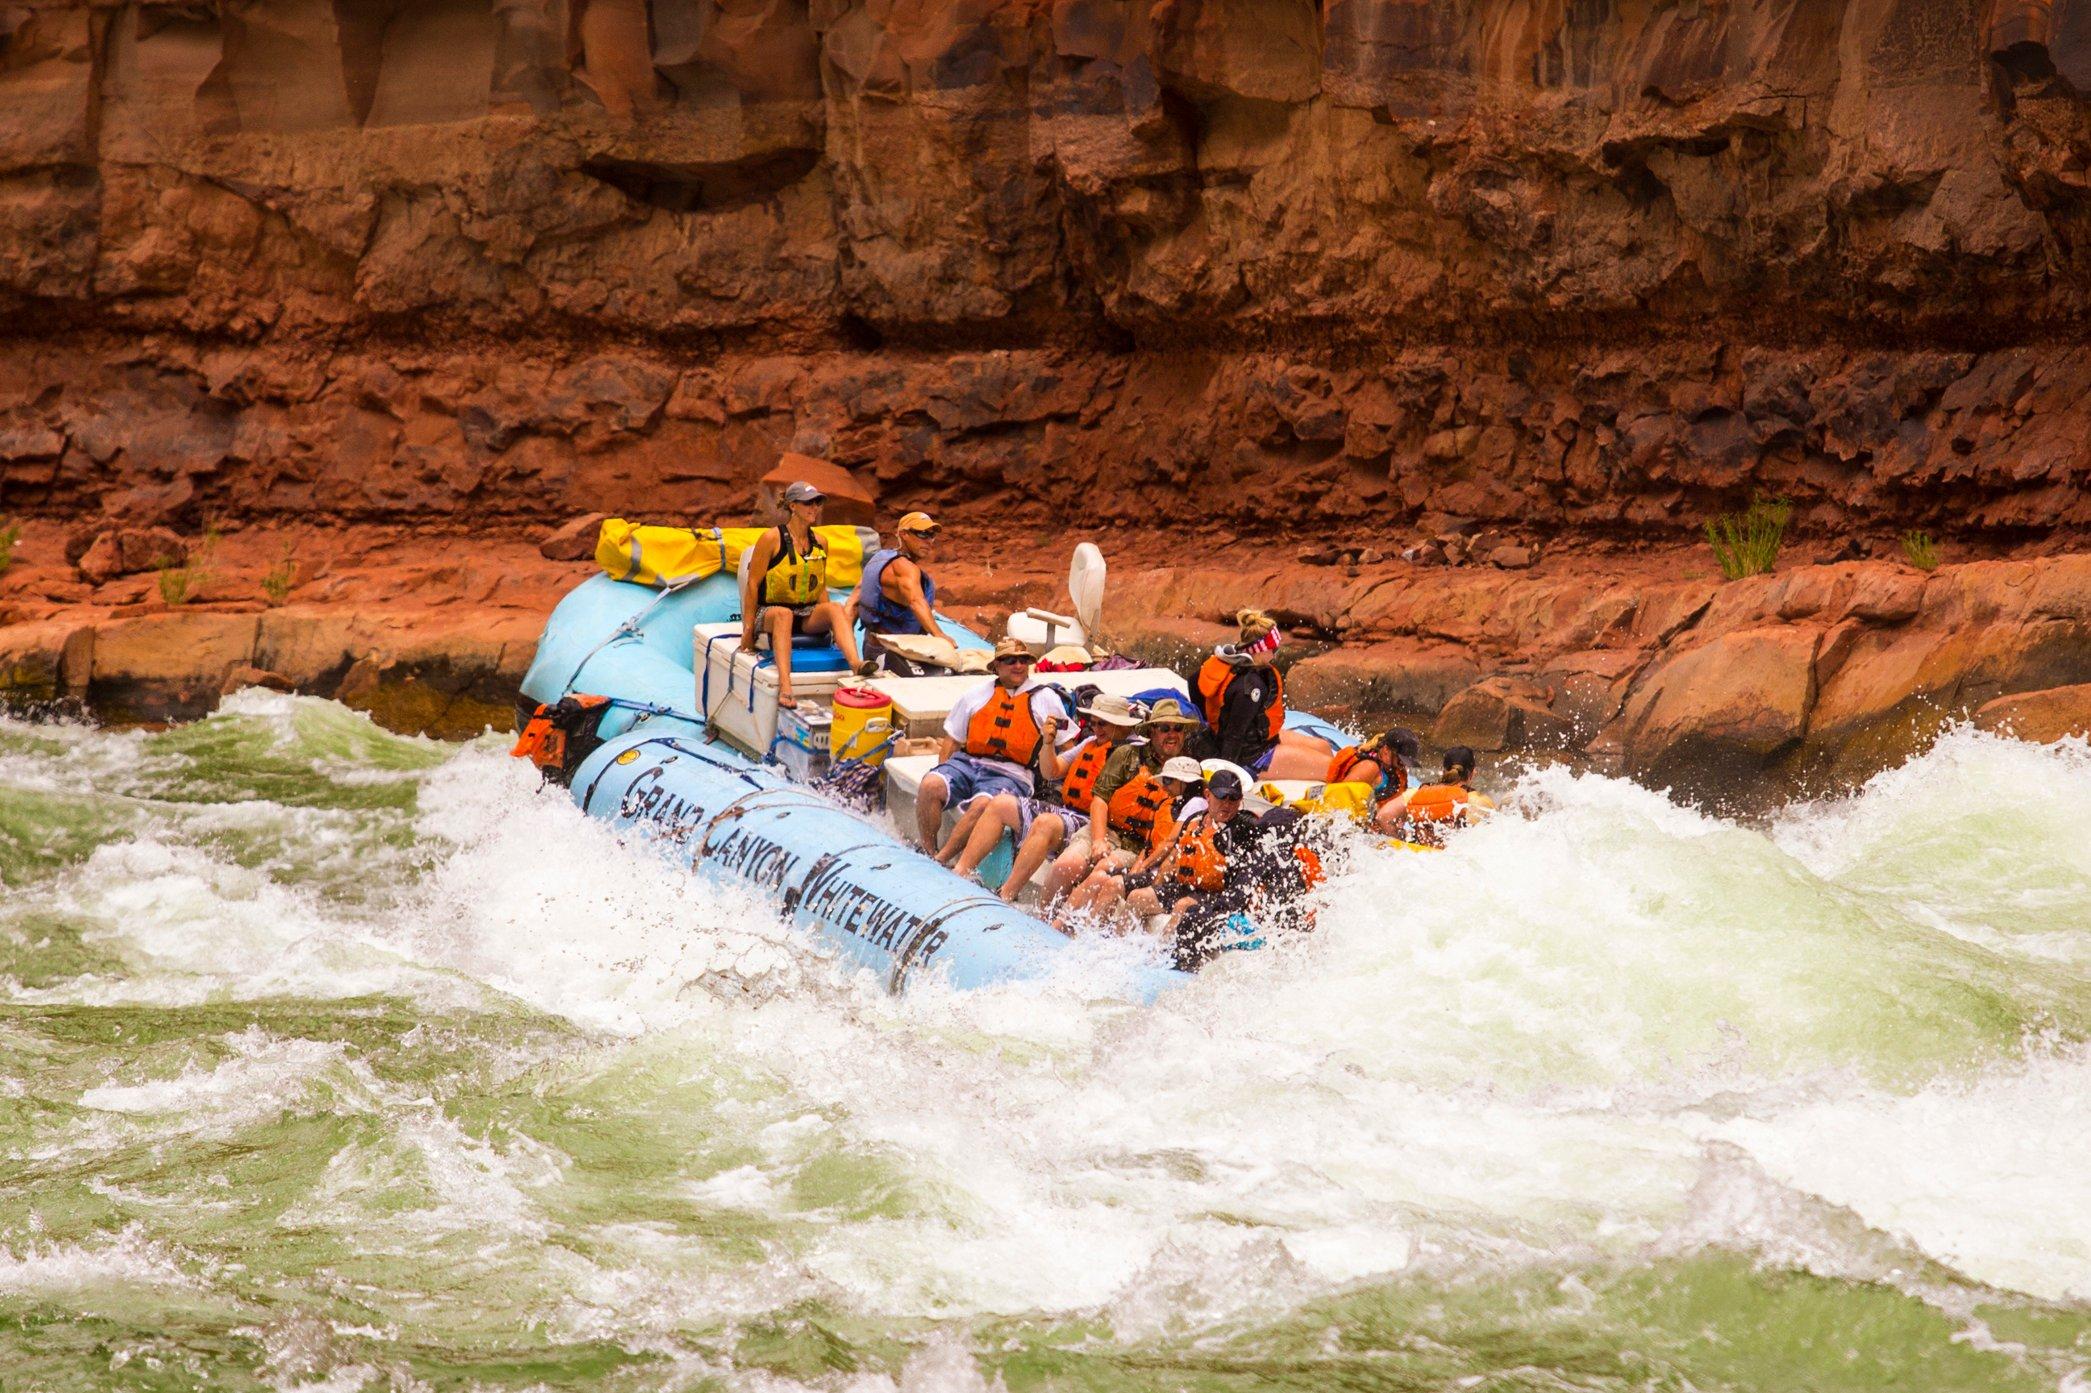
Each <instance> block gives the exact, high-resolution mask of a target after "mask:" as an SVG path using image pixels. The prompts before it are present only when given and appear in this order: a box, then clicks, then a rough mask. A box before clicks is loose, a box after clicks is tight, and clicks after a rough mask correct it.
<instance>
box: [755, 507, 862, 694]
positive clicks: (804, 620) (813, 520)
mask: <svg viewBox="0 0 2091 1393" xmlns="http://www.w3.org/2000/svg"><path fill="white" fill-rule="evenodd" d="M826 502H827V499H826V498H825V497H824V496H823V495H822V494H821V491H820V490H819V489H817V488H815V487H814V486H813V485H811V484H807V483H798V484H793V485H791V486H790V487H789V488H787V489H785V490H784V522H783V524H782V525H781V526H779V527H778V528H777V529H776V530H775V531H772V532H765V533H764V534H763V535H762V537H761V539H760V540H758V541H757V542H756V543H755V545H754V546H753V547H751V548H749V551H748V560H747V564H746V565H745V567H744V568H743V569H742V571H741V651H742V652H743V653H753V652H754V651H755V647H756V645H755V636H756V634H757V632H758V631H759V632H762V633H767V634H768V635H769V636H770V661H771V662H773V663H775V664H776V665H777V704H778V705H779V706H782V707H786V708H789V707H793V706H797V705H798V702H797V701H796V700H795V699H794V698H793V696H792V694H791V640H792V636H793V635H794V634H809V635H815V636H817V635H820V634H833V635H834V637H835V646H836V647H837V648H839V649H841V650H842V660H843V661H844V662H846V663H848V664H849V665H850V667H851V668H852V669H854V670H855V671H856V672H857V673H858V674H859V675H869V672H870V669H869V667H868V665H867V664H866V663H865V662H864V660H863V656H862V655H861V654H859V653H858V652H857V634H856V625H855V622H854V621H853V620H852V618H851V615H850V610H849V606H847V605H844V604H838V603H836V602H835V601H833V600H830V599H829V598H828V553H827V552H826V550H824V549H823V548H822V546H821V544H820V539H819V538H818V537H816V536H814V535H813V529H814V528H815V527H817V526H819V525H820V510H821V505H822V504H824V503H826Z"/></svg>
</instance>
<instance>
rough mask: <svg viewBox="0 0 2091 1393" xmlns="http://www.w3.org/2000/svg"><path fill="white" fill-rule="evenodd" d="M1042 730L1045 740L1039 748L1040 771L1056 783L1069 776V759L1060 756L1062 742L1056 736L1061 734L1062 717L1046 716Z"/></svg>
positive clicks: (1077, 747) (1078, 747)
mask: <svg viewBox="0 0 2091 1393" xmlns="http://www.w3.org/2000/svg"><path fill="white" fill-rule="evenodd" d="M1040 730H1041V732H1042V733H1043V734H1044V736H1045V740H1044V741H1043V742H1042V743H1041V744H1040V745H1039V748H1038V772H1040V773H1041V774H1044V775H1045V776H1046V778H1048V779H1050V780H1052V781H1053V782H1054V783H1058V782H1059V781H1060V780H1062V779H1064V778H1066V777H1067V769H1068V761H1067V760H1064V759H1062V758H1061V757H1060V742H1059V740H1058V739H1057V738H1056V737H1057V736H1058V735H1059V734H1060V718H1059V717H1058V716H1048V717H1046V719H1045V724H1044V725H1043V726H1041V727H1040ZM1075 748H1076V749H1080V748H1081V746H1079V745H1077V746H1076V747H1075Z"/></svg>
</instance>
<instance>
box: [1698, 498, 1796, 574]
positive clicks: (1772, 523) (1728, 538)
mask: <svg viewBox="0 0 2091 1393" xmlns="http://www.w3.org/2000/svg"><path fill="white" fill-rule="evenodd" d="M1792 520H1793V505H1792V504H1791V503H1788V502H1787V501H1786V500H1785V499H1783V498H1778V499H1771V500H1769V501H1767V500H1765V499H1762V498H1760V499H1758V500H1756V501H1755V502H1753V503H1752V504H1750V506H1749V507H1747V508H1745V509H1743V511H1741V512H1739V513H1723V514H1721V515H1720V516H1719V517H1717V518H1712V519H1709V520H1708V522H1707V524H1706V544H1707V545H1708V546H1710V547H1712V548H1713V559H1714V561H1715V562H1716V563H1717V564H1718V565H1719V566H1720V568H1721V574H1722V575H1724V576H1726V577H1727V578H1728V579H1729V580H1741V579H1742V578H1743V577H1744V576H1761V575H1763V574H1765V573H1766V572H1767V571H1769V570H1771V568H1772V567H1773V566H1775V565H1777V564H1778V562H1779V548H1780V547H1781V546H1782V545H1784V544H1785V541H1786V524H1787V523H1789V522H1791V521H1792Z"/></svg>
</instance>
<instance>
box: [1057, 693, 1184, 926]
mask: <svg viewBox="0 0 2091 1393" xmlns="http://www.w3.org/2000/svg"><path fill="white" fill-rule="evenodd" d="M1098 704H1099V705H1101V700H1099V702H1098ZM1197 728H1198V718H1197V717H1195V716H1192V715H1190V714H1189V713H1187V712H1186V711H1185V710H1184V709H1183V707H1182V706H1181V705H1180V704H1179V703H1177V702H1175V701H1173V700H1169V699H1167V698H1164V699H1163V700H1161V701H1157V702H1156V703H1155V704H1154V706H1153V707H1152V709H1150V710H1149V711H1148V713H1147V720H1146V721H1145V722H1144V724H1143V726H1142V729H1144V730H1145V731H1146V733H1147V738H1146V739H1145V740H1141V741H1135V740H1131V739H1127V740H1122V741H1120V742H1119V743H1118V744H1117V745H1116V746H1114V747H1113V748H1112V750H1111V753H1110V754H1109V755H1107V756H1106V757H1105V759H1104V767H1103V769H1102V770H1101V771H1099V773H1098V774H1097V776H1096V783H1095V785H1094V786H1093V787H1092V788H1091V789H1090V792H1089V812H1090V816H1091V818H1092V835H1091V837H1090V839H1089V840H1088V841H1087V842H1086V843H1084V844H1082V845H1080V846H1070V847H1069V848H1068V850H1066V851H1064V852H1062V853H1061V854H1060V856H1059V857H1058V858H1057V859H1055V860H1054V862H1053V868H1052V870H1050V871H1048V872H1047V873H1046V892H1045V899H1046V903H1048V904H1051V903H1052V902H1053V901H1054V900H1057V899H1059V898H1060V897H1061V896H1062V895H1065V894H1067V893H1068V892H1069V891H1070V890H1073V889H1074V888H1075V887H1077V886H1080V885H1083V884H1086V883H1087V882H1088V881H1090V880H1093V879H1095V878H1096V877H1097V876H1098V875H1101V874H1102V873H1103V872H1105V871H1109V870H1117V869H1123V868H1124V867H1126V866H1130V865H1131V864H1132V863H1133V860H1134V858H1135V857H1137V856H1139V855H1140V854H1141V853H1142V852H1144V851H1146V850H1147V848H1148V845H1149V843H1150V842H1151V841H1152V839H1153V836H1154V829H1155V825H1156V822H1157V820H1158V819H1159V821H1160V822H1161V823H1162V824H1163V827H1162V835H1164V836H1167V835H1168V831H1169V828H1170V826H1172V825H1173V824H1172V823H1171V822H1170V820H1169V818H1168V816H1167V813H1168V807H1169V795H1168V792H1167V790H1165V789H1164V788H1163V787H1162V785H1161V768H1162V765H1164V764H1165V763H1167V762H1168V761H1169V760H1171V759H1174V758H1176V757H1177V756H1179V755H1181V754H1182V753H1183V752H1184V745H1185V743H1186V741H1187V740H1188V739H1189V738H1190V733H1191V732H1192V731H1194V730H1196V729H1197ZM1098 816H1101V817H1102V818H1103V826H1102V827H1101V828H1100V829H1099V828H1095V826H1094V822H1093V819H1095V818H1096V817H1098ZM1097 888H1099V887H1097V886H1091V887H1090V890H1091V893H1092V894H1093V893H1094V892H1095V890H1096V889H1097Z"/></svg>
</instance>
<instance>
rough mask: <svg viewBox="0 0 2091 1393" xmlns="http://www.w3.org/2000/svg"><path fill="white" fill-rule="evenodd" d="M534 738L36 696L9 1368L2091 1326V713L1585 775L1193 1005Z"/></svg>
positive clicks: (583, 1372)
mask: <svg viewBox="0 0 2091 1393" xmlns="http://www.w3.org/2000/svg"><path fill="white" fill-rule="evenodd" d="M529 783H530V779H529V777H528V776H527V775H526V774H525V773H524V771H522V770H521V769H520V768H519V767H517V766H516V765H514V764H513V762H511V761H508V760H506V759H505V758H504V757H503V756H502V755H501V754H500V753H499V751H498V750H497V749H496V748H495V746H494V744H493V743H492V742H485V743H482V744H479V745H475V746H467V747H460V746H446V745H439V744H433V743H427V742H420V741H412V740H401V739H397V738H394V737H390V736H387V735H384V734H382V733H380V732H378V731H376V730H375V729H373V728H372V727H370V726H369V725H368V724H366V723H365V722H364V721H363V720H362V719H361V718H360V717H357V716H355V715H353V714H352V713H349V712H347V711H345V710H342V709H341V708H338V707H335V706H332V705H330V704H327V703H323V702H316V701H310V700H302V699H292V698H284V697H273V696H269V697H263V696H257V695H248V696H243V697H240V698H237V699H235V701H234V703H233V705H232V708H231V710H230V711H229V712H228V714H225V715H221V716H219V717H217V718H214V719H213V720H211V721H209V722H206V723H204V724H202V725H198V726H191V727H186V728H182V729H177V730H173V731H169V732H165V733H161V734H150V735H148V734H141V733H125V734H114V733H99V732H93V731H88V730H83V729H77V728H51V727H29V726H23V725H20V724H7V725H0V878H4V881H5V890H4V898H0V1039H4V1042H5V1047H4V1049H0V1369H4V1370H5V1371H6V1376H5V1377H6V1382H7V1383H8V1386H10V1387H12V1386H13V1385H14V1384H15V1383H16V1382H17V1381H19V1382H20V1383H21V1385H22V1386H24V1387H35V1388H50V1389H73V1388H77V1389H89V1388H93V1389H104V1388H112V1387H117V1388H122V1387H136V1388H178V1387H195V1386H206V1385H207V1386H216V1387H231V1388H238V1387H277V1388H290V1387H298V1386H311V1385H320V1386H324V1387H327V1388H336V1389H349V1388H357V1387H371V1388H379V1387H387V1386H396V1387H407V1386H410V1385H411V1384H412V1383H413V1382H414V1381H419V1382H420V1383H423V1384H427V1385H430V1386H435V1387H466V1386H481V1387H493V1388H524V1387H539V1386H543V1387H554V1388H582V1387H588V1388H596V1387H615V1388H668V1387H678V1388H682V1387H707V1386H712V1387H742V1388H766V1389H776V1388H793V1387H811V1388H824V1389H841V1388H865V1389H870V1388H883V1387H888V1386H890V1385H891V1384H892V1383H895V1382H897V1383H899V1384H902V1385H905V1386H911V1387H915V1386H928V1387H943V1388H959V1389H963V1388H968V1387H981V1386H983V1385H984V1382H985V1381H987V1380H992V1379H994V1378H1000V1379H1002V1380H1004V1381H1005V1383H1006V1384H1007V1386H1008V1387H1010V1388H1013V1389H1025V1388H1039V1387H1054V1388H1124V1387H1133V1388H1140V1387H1150V1388H1157V1389H1160V1388H1171V1389H1174V1388H1214V1389H1237V1388H1253V1387H1296V1388H1306V1387H1317V1388H1318V1387H1330V1386H1343V1387H1357V1388H1414V1387H1439V1386H1446V1385H1450V1384H1453V1383H1455V1382H1458V1381H1460V1380H1471V1381H1472V1382H1471V1383H1469V1384H1467V1385H1466V1386H1473V1387H1486V1388H1548V1389H1560V1388H1577V1389H1615V1388H1682V1387H1686V1386H1690V1387H1694V1388H1699V1389H1738V1390H1739V1389H1764V1388H1800V1387H1806V1388H1813V1389H1878V1388H1883V1387H1891V1386H1892V1387H1897V1388H1915V1389H1954V1390H1961V1389H1972V1388H1982V1389H1992V1388H1995V1389H2019V1388H2023V1389H2054V1388H2057V1387H2060V1386H2072V1387H2073V1386H2075V1385H2074V1384H2071V1383H2069V1380H2071V1379H2072V1378H2077V1379H2081V1377H2082V1373H2081V1366H2082V1365H2084V1364H2085V1363H2086V1362H2087V1361H2091V1353H2087V1351H2091V1314H2087V1310H2086V1307H2085V1305H2084V1297H2085V1296H2086V1295H2087V1294H2091V1180H2087V1179H2086V1175H2085V1168H2084V1167H2083V1166H2082V1164H2081V1162H2082V1144H2083V1138H2084V1137H2085V1136H2086V1135H2087V1134H2091V1101H2087V1100H2091V1054H2087V1051H2086V1048H2085V1045H2084V1040H2085V1038H2086V1033H2087V1031H2091V813H2087V811H2086V810H2087V809H2091V756H2087V755H2086V753H2085V752H2084V751H2083V750H2082V749H2081V748H2075V749H2070V748H2067V747H2063V748H2060V749H2039V748H2035V747H2030V746H2023V745H2014V744H2010V743H2006V742H2001V741H1996V740H1992V739H1990V738H1987V737H1978V736H1972V735H1961V736H1954V737H1951V738H1949V739H1948V741H1947V742H1946V743H1945V744H1944V745H1942V746H1941V747H1939V748H1938V749H1937V750H1934V751H1933V752H1932V753H1930V754H1929V755H1926V756H1924V757H1923V758H1922V759H1921V760H1920V761H1919V762H1918V763H1917V764H1915V765H1913V766H1911V767H1909V768H1907V769H1905V770H1903V771H1899V772H1898V773H1896V774H1893V775H1889V776H1887V777H1885V778H1884V779H1883V780H1881V781H1878V782H1877V783H1876V784H1875V785H1874V786H1873V787H1871V788H1870V789H1868V790H1867V791H1866V792H1864V793H1863V794H1861V795H1860V796H1858V797H1856V798H1855V799H1853V800H1851V801H1849V802H1846V803H1841V804H1837V805H1834V806H1825V807H1819V808H1813V809H1790V810H1787V811H1786V812H1784V813H1782V814H1780V815H1778V816H1776V817H1775V818H1773V819H1771V820H1770V822H1769V824H1768V825H1767V826H1765V827H1760V828H1745V827H1740V826H1736V825H1733V824H1728V823H1724V822H1720V821H1717V820H1712V819H1708V818H1703V817H1701V816H1699V815H1697V814H1695V813H1692V812H1689V811H1686V810H1682V809H1679V808H1676V807H1674V806H1672V805H1670V804H1669V803H1667V802H1665V801H1664V800H1662V799H1661V798H1659V797H1657V796H1655V795H1653V794H1650V793H1647V792H1645V791H1643V790H1640V789H1636V788H1634V787H1632V786H1629V785H1625V784H1620V783H1616V782H1612V781H1607V780H1603V779H1596V778H1588V777H1585V778H1581V779H1577V778H1572V777H1570V776H1567V775H1554V774H1550V775H1542V776H1535V777H1534V779H1533V781H1532V782H1530V783H1529V784H1528V785H1527V794H1528V797H1529V801H1530V803H1531V804H1532V806H1534V807H1537V808H1542V809H1544V810H1545V815H1544V816H1541V817H1537V818H1534V819H1530V820H1522V819H1516V818H1511V819H1506V820H1503V821H1501V822H1499V823H1497V824H1494V825H1491V826H1490V827H1488V828H1486V829H1482V830H1481V831H1479V832H1476V833H1474V834H1472V835H1471V836H1469V837H1468V838H1467V839H1465V841H1463V843H1462V844H1461V845H1460V846H1459V847H1458V848H1457V849H1456V850H1455V851H1454V852H1453V853H1451V854H1448V855H1445V856H1440V857H1413V856H1410V857H1402V856H1392V855H1389V856H1377V855H1364V856H1360V857H1358V858H1357V859H1356V860H1355V861H1354V862H1353V864H1352V865H1351V866H1350V867H1349V868H1348V869H1347V870H1344V871H1342V872H1341V873H1340V874H1339V875H1338V877H1337V880H1336V884H1335V886H1334V893H1335V894H1336V895H1337V896H1339V897H1340V898H1339V902H1338V903H1336V904H1334V905H1332V906H1331V907H1329V908H1327V909H1325V910H1324V912H1323V914H1322V921H1321V922H1322V932H1321V933H1320V934H1319V935H1317V936H1316V938H1315V939H1314V940H1313V941H1311V942H1309V943H1306V944H1304V945H1301V946H1298V947H1296V948H1293V949H1290V950H1286V951H1278V952H1272V953H1265V954H1257V955H1250V956H1249V957H1245V958H1244V959H1242V960H1240V961H1236V962H1227V963H1223V964H1222V965H1221V966H1219V967H1218V968H1216V969H1215V970H1213V971H1211V972H1209V973H1207V974H1205V975H1204V976H1202V977H1201V978H1200V979H1199V980H1198V981H1197V982H1196V983H1194V984H1193V985H1191V986H1190V987H1189V988H1187V989H1185V990H1183V991H1181V992H1177V993H1173V994H1171V995H1170V996H1169V997H1168V998H1166V999H1165V1000H1164V1001H1163V1002H1162V1003H1161V1004H1159V1005H1158V1006H1156V1007H1153V1008H1148V1009H1141V1008H1131V1007H1127V1006H1124V1005H1122V1004H1117V1003H1104V1002H1099V1001H1097V1000H1095V999H1094V998H1095V997H1096V996H1097V995H1098V993H1096V992H1095V991H1094V989H1093V984H1094V983H1095V982H1096V981H1098V980H1101V979H1102V978H1104V977H1108V976H1109V974H1111V973H1113V972H1120V971H1123V970H1125V967H1126V963H1125V961H1124V959H1123V956H1122V955H1123V954H1124V953H1125V951H1126V950H1125V949H1124V948H1122V947H1119V948H1116V949H1113V948H1109V947H1106V948H1104V949H1100V950H1097V951H1096V952H1094V953H1092V954H1086V955H1085V954H1074V955H1069V961H1068V963H1067V965H1066V970H1065V972H1064V973H1063V974H1062V975H1060V976H1057V977H1055V978H1053V979H1050V980H1048V981H1046V982H1043V983H1040V984H1035V985H1033V986H1030V987H1026V988H1023V989H1015V988H1009V989H989V990H986V991H981V992H972V993H965V994H951V993H945V992H939V991H934V990H932V991H924V992H916V993H911V994H910V995H908V996H906V997H903V998H894V997H891V996H889V995H888V994H887V993H886V992H885V991H884V989H883V986H882V985H881V984H879V983H877V982H875V981H869V980H860V979H854V978H850V977H847V976H844V975H840V974H838V973H837V972H836V971H834V970H833V969H832V968H831V967H830V966H829V965H827V964H825V963H823V962H822V961H820V960H818V959H816V958H811V957H809V956H808V955H807V953H806V951H805V948H804V944H805V940H804V938H803V937H801V936H798V935H796V934H794V933H793V932H792V931H790V930H787V929H785V928H784V927H783V926H782V925H781V924H780V923H779V922H778V920H777V918H776V916H775V914H774V912H773V910H772V908H771V907H770V906H768V905H766V904H764V903H762V902H759V901H757V900H754V899H751V898H748V897H746V896H744V895H741V894H739V893H738V892H729V891H723V890H720V889H718V888H715V887H713V886H711V885H709V884H707V883H705V882H702V881H699V880H697V879H695V878H694V877H692V876H690V875H689V874H688V873H687V872H684V871H678V870H677V869H675V868H674V867H673V866H672V865H670V864H668V863H666V862H664V861H663V860H661V859H660V858H658V857H657V856H656V855H654V854H653V852H652V851H650V850H647V849H645V848H641V847H637V846H632V845H626V844H621V843H619V842H618V841H617V840H616V838H615V836H614V835H613V834H612V833H611V831H610V830H609V829H607V828H605V827H603V826H601V825H599V824H597V823H594V822H592V821H590V820H589V819H587V818H585V817H584V816H583V815H582V814H581V813H580V812H579V811H578V810H577V809H576V808H574V807H573V805H572V804H571V802H569V801H568V800H567V799H565V798H563V797H560V796H556V795H548V796H546V797H543V798H538V799H532V798H530V797H529V796H528V788H529ZM1999 789H2008V790H2011V792H2012V796H2011V797H2010V798H2008V799H2000V798H1998V797H1995V796H1993V795H1994V794H1995V792H1996V791H1997V790H1999ZM1114 952H1115V953H1117V954H1118V955H1120V956H1116V957H1114V956H1113V953H1114ZM1252 959H1253V960H1252Z"/></svg>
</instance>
